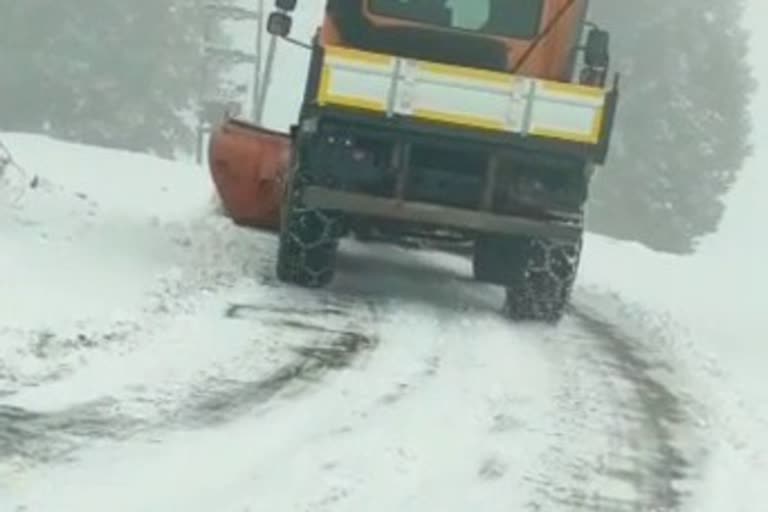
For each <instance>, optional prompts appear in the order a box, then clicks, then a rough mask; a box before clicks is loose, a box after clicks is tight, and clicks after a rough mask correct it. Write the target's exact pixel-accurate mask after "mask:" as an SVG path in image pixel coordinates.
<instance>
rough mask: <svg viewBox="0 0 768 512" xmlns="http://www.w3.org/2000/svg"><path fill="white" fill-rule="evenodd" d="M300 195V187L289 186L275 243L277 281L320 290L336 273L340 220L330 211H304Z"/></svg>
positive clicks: (293, 184) (304, 207)
mask: <svg viewBox="0 0 768 512" xmlns="http://www.w3.org/2000/svg"><path fill="white" fill-rule="evenodd" d="M292 181H293V180H292ZM301 195H302V187H301V186H300V185H298V184H296V183H295V182H294V183H290V184H289V185H288V187H287V190H286V196H285V198H284V203H283V205H284V208H283V213H282V219H281V226H280V237H279V241H278V251H277V263H276V267H277V268H276V270H277V272H276V273H277V278H278V280H280V281H282V282H284V283H289V284H295V285H298V286H302V287H305V288H322V287H324V286H327V285H328V284H330V283H331V281H333V278H334V275H335V273H336V254H337V251H338V246H339V238H340V223H341V218H340V216H339V215H338V214H336V213H333V212H326V211H323V210H317V209H312V208H307V207H306V206H304V204H303V203H302V198H301Z"/></svg>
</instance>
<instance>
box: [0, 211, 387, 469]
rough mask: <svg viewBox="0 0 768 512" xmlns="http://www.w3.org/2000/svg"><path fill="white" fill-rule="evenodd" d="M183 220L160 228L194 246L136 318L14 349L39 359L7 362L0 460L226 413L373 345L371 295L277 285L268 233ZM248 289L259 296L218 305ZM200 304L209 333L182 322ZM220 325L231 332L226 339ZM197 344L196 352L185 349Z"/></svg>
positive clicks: (28, 458)
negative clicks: (16, 368) (13, 365)
mask: <svg viewBox="0 0 768 512" xmlns="http://www.w3.org/2000/svg"><path fill="white" fill-rule="evenodd" d="M222 223H226V224H225V225H222ZM189 225H190V226H191V227H189V228H187V229H184V228H182V227H180V226H179V225H178V224H170V225H168V226H166V228H165V229H168V231H169V234H170V235H171V236H174V237H177V238H178V239H179V243H180V244H181V245H182V246H185V247H188V248H189V249H190V251H191V252H192V253H193V254H192V256H190V258H189V259H188V260H186V261H183V262H181V263H182V266H181V267H180V268H179V269H178V270H176V271H173V272H171V273H170V274H169V275H167V276H165V277H163V278H162V279H161V280H160V281H159V286H158V288H157V290H156V291H155V292H154V293H153V297H152V300H151V301H150V302H149V304H148V305H147V306H146V307H145V309H144V312H143V314H142V322H141V323H139V322H136V323H129V324H121V325H116V326H115V328H114V329H106V330H105V331H103V332H105V334H104V335H103V336H99V335H98V334H96V333H97V332H98V331H97V330H96V329H93V330H91V332H88V331H89V330H88V329H83V331H82V332H80V333H78V334H73V335H72V336H70V337H67V336H66V335H62V336H57V335H56V334H54V333H41V334H36V333H31V334H30V335H31V336H32V340H31V343H30V344H29V345H26V347H28V350H29V354H28V355H27V354H25V355H24V357H25V358H29V357H31V358H33V359H34V360H36V361H39V362H40V364H39V365H37V366H34V367H33V371H29V373H28V375H22V374H19V373H17V374H16V375H13V374H11V372H8V373H9V374H11V378H9V379H8V380H7V381H6V382H13V383H15V386H14V387H12V388H10V389H7V390H4V393H3V394H4V396H2V399H0V466H2V465H3V464H4V463H5V464H11V465H12V466H15V467H19V466H24V467H28V466H34V465H37V464H41V463H49V462H52V461H56V460H58V461H62V460H65V459H67V458H69V457H71V456H72V455H73V454H74V453H75V452H76V451H78V450H79V449H80V448H83V447H85V446H87V445H89V444H91V443H93V442H95V441H99V440H125V439H127V438H129V437H131V436H135V435H139V434H144V435H152V432H157V431H161V430H167V429H173V428H186V427H192V428H205V427H210V426H213V425H215V424H218V423H222V422H226V421H230V420H234V419H236V418H237V417H238V416H239V415H242V414H245V413H247V412H248V411H251V410H253V409H254V408H255V407H257V406H258V405H259V404H262V403H265V402H266V401H268V400H269V399H270V398H272V397H273V396H274V395H276V394H277V393H279V392H281V391H283V390H285V389H286V388H287V387H288V386H289V385H290V384H296V386H295V387H298V382H299V381H303V382H304V383H311V382H313V381H316V380H318V379H321V378H322V377H323V375H324V374H325V373H326V372H327V371H330V370H336V369H339V368H341V367H344V366H345V365H347V364H351V362H352V361H353V359H354V358H355V357H358V356H359V355H361V353H362V352H365V351H366V350H370V349H372V348H373V347H374V346H375V343H376V338H375V336H374V335H372V334H370V332H369V331H370V329H369V328H368V326H369V325H370V324H371V317H372V315H373V314H374V313H373V311H372V309H371V304H370V301H368V302H360V301H359V300H357V298H355V303H351V302H350V300H349V299H345V298H344V297H343V296H341V295H334V294H323V293H319V294H312V293H307V292H304V291H301V290H286V289H284V288H280V287H277V286H276V283H275V280H274V278H272V277H271V273H272V267H273V258H272V257H271V255H272V252H273V247H272V245H273V244H274V242H273V241H272V239H271V237H269V236H265V235H263V234H260V233H253V232H250V233H251V234H252V235H253V236H248V232H246V233H243V232H242V230H238V229H236V228H232V227H231V226H230V225H229V223H228V221H227V220H221V219H203V221H202V222H191V223H190V224H189ZM182 226H186V224H184V225H182ZM201 226H202V229H201ZM192 231H194V232H195V234H196V235H198V238H197V239H195V240H196V241H194V240H193V239H191V234H192ZM200 235H202V236H200ZM254 254H259V255H260V256H259V257H257V258H253V255H254ZM244 274H245V276H244ZM238 288H239V292H238V291H237V289H238ZM254 293H256V294H259V293H260V294H261V296H260V297H259V300H257V301H254V302H250V303H244V302H240V303H237V304H229V305H227V302H226V300H227V299H228V300H229V301H231V300H232V298H238V297H240V298H241V299H244V300H248V299H250V297H249V296H250V295H252V294H254ZM292 304H294V305H295V306H292ZM211 306H212V308H213V312H214V314H213V315H210V313H211ZM206 313H209V315H210V316H213V318H210V320H211V322H210V323H211V324H213V325H214V328H213V331H212V332H211V331H207V332H206V330H205V329H203V330H202V331H195V329H194V327H188V326H185V325H184V324H185V323H193V324H194V322H195V321H196V320H198V317H201V316H204V315H205V314H206ZM308 318H309V319H312V318H314V319H315V321H308V320H307V319H308ZM205 323H206V322H202V325H201V326H202V327H205ZM238 323H239V324H240V325H239V326H237V325H235V324H238ZM216 325H218V328H217V327H216ZM233 325H234V327H233ZM253 327H256V330H255V331H254V332H253V333H252V334H249V333H248V331H249V330H253V329H252V328H253ZM86 332H88V334H85V333H86ZM21 334H23V333H21ZM230 335H235V336H239V337H240V338H241V340H240V341H239V342H237V343H235V344H234V346H232V347H229V346H227V345H228V344H231V342H230V341H229V340H227V339H226V338H227V337H228V336H230ZM190 336H191V337H192V338H189V337H190ZM222 337H223V338H224V339H223V340H222V339H221V338H222ZM247 338H252V339H253V341H249V340H248V339H247ZM222 341H224V344H222ZM216 346H222V350H221V351H217V350H216ZM201 347H202V348H203V353H202V356H199V359H197V360H196V359H195V358H192V359H187V358H188V353H193V354H194V353H195V352H200V348H201ZM217 352H218V353H217ZM205 355H208V356H210V357H209V358H205V357H203V356H205ZM251 361H252V362H251ZM126 373H127V374H128V375H126ZM165 373H170V374H171V375H170V376H168V375H164V374H165ZM52 396H54V397H56V398H51V397H52ZM58 402H61V403H58ZM38 404H40V405H38Z"/></svg>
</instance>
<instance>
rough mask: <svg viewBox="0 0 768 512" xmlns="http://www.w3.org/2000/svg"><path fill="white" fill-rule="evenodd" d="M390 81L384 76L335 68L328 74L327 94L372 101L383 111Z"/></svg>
mask: <svg viewBox="0 0 768 512" xmlns="http://www.w3.org/2000/svg"><path fill="white" fill-rule="evenodd" d="M391 81H392V79H391V78H389V77H387V76H384V75H379V74H371V73H364V72H360V71H355V70H353V69H349V68H346V67H336V68H334V69H333V70H332V71H331V72H330V76H329V83H328V94H329V95H330V96H343V97H345V98H354V99H361V100H365V101H372V102H375V103H376V104H380V108H381V109H382V110H383V109H385V108H386V105H387V98H388V97H389V91H390V86H391Z"/></svg>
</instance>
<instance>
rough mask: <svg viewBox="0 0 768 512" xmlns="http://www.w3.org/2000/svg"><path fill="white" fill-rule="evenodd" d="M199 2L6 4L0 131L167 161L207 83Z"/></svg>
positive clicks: (28, 0) (0, 30)
mask: <svg viewBox="0 0 768 512" xmlns="http://www.w3.org/2000/svg"><path fill="white" fill-rule="evenodd" d="M202 5H203V2H202V1H201V0H133V1H130V2H126V1H124V0H78V1H77V2H68V1H61V0H24V1H23V2H9V1H5V2H2V3H0V66H2V71H1V72H0V130H18V131H31V132H44V133H49V134H51V135H54V136H57V137H61V138H64V139H69V140H73V141H79V142H85V143H90V144H98V145H105V146H110V147H118V148H125V149H132V150H141V151H151V152H155V153H157V154H160V155H164V156H167V155H170V154H172V152H173V150H174V149H177V148H184V149H190V148H191V145H192V143H193V141H194V138H193V133H192V131H191V130H190V128H189V126H188V123H186V124H185V122H184V120H183V119H184V116H185V115H186V116H187V117H189V112H190V110H191V109H193V108H194V107H195V104H196V102H197V99H198V98H197V96H198V91H199V87H200V83H201V66H202V51H201V50H202V47H201V40H202V35H203V16H204V11H203V8H202Z"/></svg>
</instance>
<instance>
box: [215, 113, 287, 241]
mask: <svg viewBox="0 0 768 512" xmlns="http://www.w3.org/2000/svg"><path fill="white" fill-rule="evenodd" d="M290 153H291V139H290V137H289V136H288V135H287V134H284V133H280V132H275V131H271V130H267V129H265V128H260V127H258V126H254V125H251V124H248V123H246V122H244V121H239V120H235V119H228V120H227V121H226V122H224V123H223V124H222V125H220V126H218V127H217V128H216V129H215V130H214V131H213V133H212V134H211V139H210V142H209V150H208V164H209V169H210V172H211V175H212V178H213V182H214V184H215V186H216V191H217V192H218V195H219V198H220V199H221V203H222V205H223V207H224V211H225V212H226V214H227V216H229V217H230V218H231V219H232V221H233V222H235V223H237V224H239V225H241V226H249V227H255V228H262V229H271V230H276V229H277V228H278V227H279V225H280V200H281V196H282V191H283V179H282V178H283V175H284V173H285V171H286V169H287V168H288V165H289V162H290Z"/></svg>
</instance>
